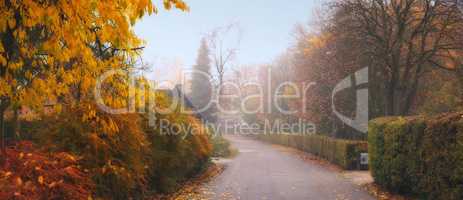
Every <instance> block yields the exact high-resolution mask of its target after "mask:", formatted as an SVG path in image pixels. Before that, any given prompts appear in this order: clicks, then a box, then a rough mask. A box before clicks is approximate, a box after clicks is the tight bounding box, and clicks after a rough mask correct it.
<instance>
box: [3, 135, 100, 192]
mask: <svg viewBox="0 0 463 200" xmlns="http://www.w3.org/2000/svg"><path fill="white" fill-rule="evenodd" d="M7 155H8V161H7V163H6V164H5V166H1V167H0V199H89V198H91V196H92V190H93V182H92V180H91V178H90V177H89V176H88V174H87V173H85V172H83V171H82V170H81V169H79V166H78V165H77V159H76V158H75V157H74V156H72V155H70V154H68V153H57V154H46V153H43V152H40V151H39V150H37V149H36V148H34V146H33V144H32V143H31V142H20V143H18V144H16V145H15V146H13V147H10V148H8V149H7Z"/></svg>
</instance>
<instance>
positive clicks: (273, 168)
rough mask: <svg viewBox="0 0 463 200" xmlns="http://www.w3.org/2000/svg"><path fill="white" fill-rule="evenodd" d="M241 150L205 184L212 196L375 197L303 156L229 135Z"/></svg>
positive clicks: (254, 199) (256, 199) (259, 199)
mask: <svg viewBox="0 0 463 200" xmlns="http://www.w3.org/2000/svg"><path fill="white" fill-rule="evenodd" d="M226 138H227V139H228V140H230V141H231V142H232V145H233V146H234V147H235V148H237V149H238V150H239V152H240V153H239V154H238V155H237V156H236V157H235V158H233V159H231V160H229V161H226V162H225V170H224V171H223V173H222V174H220V175H219V176H217V177H216V178H215V179H213V180H212V181H211V182H209V183H207V184H206V185H205V186H204V187H205V188H207V190H208V192H207V194H208V199H214V200H215V199H244V200H264V199H268V200H280V199H282V200H283V199H287V200H299V199H300V200H331V199H333V200H337V199H339V200H342V199H352V200H370V199H375V198H373V197H372V196H370V195H369V194H368V193H367V192H366V191H364V190H363V189H362V188H360V186H357V185H355V184H353V183H351V182H350V181H349V180H347V179H345V178H343V177H341V176H340V174H339V173H338V172H335V171H333V170H329V169H326V168H324V167H323V166H321V165H317V164H314V163H313V164H311V163H310V162H305V161H303V160H301V159H300V158H299V157H298V156H296V155H291V154H289V153H285V152H282V151H280V150H278V149H277V148H275V147H274V146H272V145H271V144H267V143H263V142H260V141H256V140H253V139H250V138H246V137H241V136H226Z"/></svg>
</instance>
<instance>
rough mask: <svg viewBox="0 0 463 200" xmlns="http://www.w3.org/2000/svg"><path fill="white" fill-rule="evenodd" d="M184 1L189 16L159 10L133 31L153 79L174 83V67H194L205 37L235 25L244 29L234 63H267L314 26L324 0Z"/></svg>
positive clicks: (144, 19) (140, 22)
mask: <svg viewBox="0 0 463 200" xmlns="http://www.w3.org/2000/svg"><path fill="white" fill-rule="evenodd" d="M185 1H186V2H187V4H188V5H189V7H190V11H189V12H180V11H165V10H162V9H161V10H160V12H159V13H158V14H157V15H151V16H146V17H144V18H143V19H142V20H141V21H139V22H138V23H137V24H136V26H135V32H136V33H137V35H138V36H139V37H141V38H143V39H144V40H145V41H146V42H147V44H146V48H145V50H144V54H143V60H144V62H145V63H146V62H148V63H150V64H151V65H153V67H154V68H155V69H154V70H155V73H154V75H151V76H164V77H167V76H169V77H170V78H171V76H172V74H170V75H167V74H165V73H167V72H172V71H173V70H172V67H174V66H177V68H178V66H179V65H180V66H182V67H183V68H189V67H191V66H192V65H194V63H195V60H196V55H197V50H198V47H199V43H200V39H201V38H202V36H203V35H204V34H205V33H207V32H209V31H211V30H212V29H214V28H216V27H220V26H224V25H226V24H229V23H232V22H237V23H238V24H239V25H240V27H241V29H242V34H241V43H240V46H239V52H238V55H237V57H236V59H235V62H234V63H235V64H261V63H268V62H270V61H272V60H273V59H274V58H275V57H276V56H278V55H279V54H281V53H282V52H283V51H284V50H285V49H286V48H288V47H289V46H290V44H291V42H292V41H293V36H292V35H291V33H292V31H293V30H294V27H295V25H296V24H297V23H303V24H304V23H307V22H308V21H310V20H311V17H313V16H314V11H315V10H316V9H318V8H319V7H320V5H321V3H320V2H322V1H323V0H185ZM153 2H155V3H158V4H159V2H160V1H156V0H155V1H153ZM150 78H154V79H159V77H150Z"/></svg>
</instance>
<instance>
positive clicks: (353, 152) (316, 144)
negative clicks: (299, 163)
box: [257, 134, 368, 170]
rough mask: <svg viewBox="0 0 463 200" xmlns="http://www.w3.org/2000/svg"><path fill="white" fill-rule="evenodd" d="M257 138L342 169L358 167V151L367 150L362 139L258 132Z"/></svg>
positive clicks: (365, 143)
mask: <svg viewBox="0 0 463 200" xmlns="http://www.w3.org/2000/svg"><path fill="white" fill-rule="evenodd" d="M257 138H258V139H260V140H264V141H267V142H271V143H275V144H280V145H284V146H289V147H293V148H296V149H299V150H302V151H305V152H308V153H311V154H314V155H316V156H319V157H321V158H324V159H326V160H328V161H330V162H331V163H334V164H337V165H339V166H341V167H342V168H344V169H347V170H354V169H360V165H359V162H360V153H364V152H367V149H368V145H367V142H364V141H350V140H342V139H334V138H330V137H326V136H320V135H294V134H259V135H258V136H257Z"/></svg>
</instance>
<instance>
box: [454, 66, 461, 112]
mask: <svg viewBox="0 0 463 200" xmlns="http://www.w3.org/2000/svg"><path fill="white" fill-rule="evenodd" d="M455 74H456V75H457V79H458V82H459V84H460V86H459V89H460V90H459V91H460V104H461V105H463V65H460V66H458V67H457V68H456V73H455Z"/></svg>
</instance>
